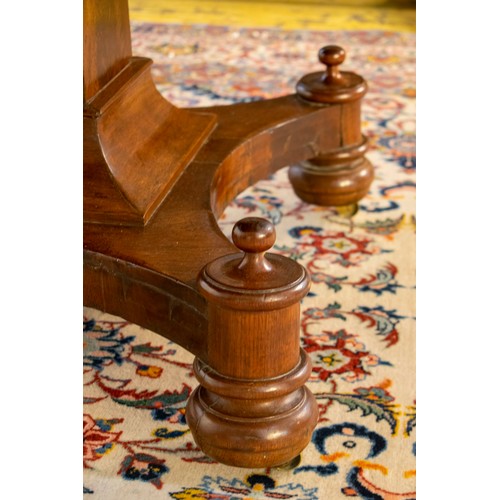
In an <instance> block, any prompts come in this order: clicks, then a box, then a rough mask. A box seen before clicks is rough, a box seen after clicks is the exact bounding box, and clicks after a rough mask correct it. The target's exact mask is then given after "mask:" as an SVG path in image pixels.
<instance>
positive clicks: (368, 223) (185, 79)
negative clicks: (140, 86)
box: [83, 23, 416, 500]
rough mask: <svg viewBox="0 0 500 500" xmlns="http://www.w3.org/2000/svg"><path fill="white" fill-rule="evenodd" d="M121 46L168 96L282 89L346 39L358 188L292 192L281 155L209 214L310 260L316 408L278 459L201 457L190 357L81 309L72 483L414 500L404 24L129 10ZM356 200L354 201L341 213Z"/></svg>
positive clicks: (408, 60) (410, 69)
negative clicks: (295, 24) (248, 227)
mask: <svg viewBox="0 0 500 500" xmlns="http://www.w3.org/2000/svg"><path fill="white" fill-rule="evenodd" d="M132 40H133V49H134V52H135V53H136V54H137V55H141V56H146V57H151V58H152V59H153V60H154V61H155V65H154V67H153V78H154V80H155V83H156V85H157V86H158V89H159V90H160V92H161V93H162V94H163V95H164V96H165V97H166V98H167V99H169V100H170V101H171V102H173V103H174V104H175V105H177V106H182V107H184V106H207V105H214V104H217V105H220V104H232V103H234V102H244V101H249V100H257V99H263V98H268V97H275V96H279V95H284V94H287V93H292V92H294V86H295V82H296V81H297V80H298V79H299V78H300V77H301V76H302V75H304V74H305V73H310V72H312V71H318V70H320V69H321V68H320V64H319V63H318V61H317V51H318V49H319V48H321V47H322V46H324V45H328V44H337V45H341V46H342V47H344V49H346V52H347V58H346V62H345V63H344V67H345V69H346V70H349V71H355V72H358V73H359V74H361V75H363V77H364V78H365V79H366V80H367V81H368V83H369V87H370V90H369V92H368V94H367V95H366V97H365V98H364V101H363V122H362V125H363V132H364V134H365V135H367V136H368V138H369V140H370V150H369V152H368V154H367V156H368V157H369V159H370V160H371V162H372V163H373V165H374V167H375V181H374V183H373V185H372V188H371V190H370V193H369V195H368V196H367V197H366V198H365V199H363V200H362V201H361V202H360V203H359V205H358V206H357V208H356V209H355V210H352V211H351V212H349V213H346V212H343V211H342V210H336V209H334V208H324V207H317V206H313V205H308V204H306V203H304V202H302V201H300V200H299V199H298V198H297V197H296V196H295V194H294V192H293V190H292V188H291V186H290V183H289V181H288V177H287V171H286V168H285V169H282V170H279V171H278V172H277V173H276V174H275V175H274V176H273V177H272V178H269V179H265V180H262V181H260V182H258V183H257V184H255V185H254V186H252V187H250V188H249V189H247V190H246V191H244V192H243V193H241V194H240V195H239V196H238V198H237V199H235V200H234V201H233V203H231V205H229V206H228V207H227V209H226V210H225V212H224V214H223V216H222V217H221V219H220V221H219V224H220V226H221V228H222V229H223V230H224V232H225V234H227V235H228V237H229V235H230V232H231V229H232V226H233V224H234V223H235V222H236V221H237V220H238V219H240V218H242V217H245V216H250V215H256V216H260V217H265V218H267V219H269V220H271V221H272V222H273V223H274V224H275V226H276V232H277V239H276V245H275V247H274V249H273V251H274V252H277V253H280V254H283V255H286V256H288V257H291V258H292V259H296V260H297V261H298V262H300V263H301V264H302V265H304V266H305V267H306V268H307V269H308V271H309V272H310V274H311V277H312V282H313V284H312V288H311V291H310V293H309V294H308V296H307V297H306V298H305V299H304V300H303V302H302V308H301V311H302V321H301V326H302V331H301V334H302V347H303V348H304V349H305V350H306V351H307V352H308V353H309V355H310V357H311V359H312V362H313V372H312V376H311V379H310V381H309V382H308V387H309V388H310V389H311V391H312V392H313V393H314V394H315V396H316V398H317V401H318V404H319V408H320V421H319V424H318V427H317V429H316V431H315V433H314V435H313V438H312V442H311V443H310V445H309V446H308V447H307V448H306V449H305V450H304V451H303V453H302V454H301V456H300V463H298V464H296V466H295V467H294V468H289V469H286V470H285V469H258V470H247V469H238V468H232V467H228V466H224V465H220V464H217V463H214V462H213V461H211V460H210V459H209V458H207V457H206V456H205V455H204V454H203V453H202V452H201V451H200V450H199V449H198V448H197V447H196V445H195V444H194V442H193V440H192V436H191V434H190V431H189V429H188V427H187V424H186V420H185V405H186V401H187V399H188V397H189V394H190V393H191V391H192V390H193V389H194V388H195V387H196V385H197V382H196V379H195V378H194V376H193V372H192V368H191V363H192V361H193V356H192V355H191V354H190V353H188V352H187V351H185V350H183V349H182V348H180V347H179V346H177V345H176V344H174V343H172V342H169V341H167V340H165V339H163V338H162V337H159V336H158V335H156V334H154V333H152V332H150V331H147V330H145V329H143V328H141V327H139V326H137V325H133V324H131V323H128V322H126V321H124V320H123V319H121V318H117V317H115V316H111V315H109V314H105V313H102V312H100V311H96V310H93V309H89V308H85V309H84V391H83V392H84V419H83V430H84V440H83V443H84V478H83V479H84V481H83V482H84V493H85V494H86V496H87V495H88V496H89V498H90V497H92V498H101V499H120V500H125V499H137V498H148V499H160V498H162V499H165V498H175V499H179V500H180V499H193V500H195V499H227V500H233V499H254V498H255V499H257V498H263V499H264V498H269V499H271V498H274V499H294V500H305V499H308V500H312V499H318V500H330V499H337V498H338V499H342V498H347V497H353V498H361V499H399V500H410V499H413V498H416V493H415V489H416V486H415V481H416V471H415V469H416V466H415V460H416V459H415V456H416V445H415V439H416V435H415V434H416V393H415V221H416V219H415V106H414V105H415V35H414V34H412V33H395V32H385V31H310V30H309V31H306V30H288V31H285V30H280V29H246V28H228V27H210V26H203V25H189V26H188V25H165V24H147V23H133V24H132ZM352 212H354V213H352Z"/></svg>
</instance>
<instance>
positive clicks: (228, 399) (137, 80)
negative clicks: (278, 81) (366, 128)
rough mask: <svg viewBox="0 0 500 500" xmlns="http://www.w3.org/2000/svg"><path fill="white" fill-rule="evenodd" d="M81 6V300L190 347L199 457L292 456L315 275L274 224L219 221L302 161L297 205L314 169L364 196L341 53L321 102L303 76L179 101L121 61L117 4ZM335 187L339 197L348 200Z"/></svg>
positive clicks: (313, 188) (260, 462) (354, 103)
mask: <svg viewBox="0 0 500 500" xmlns="http://www.w3.org/2000/svg"><path fill="white" fill-rule="evenodd" d="M85 9H86V11H85V12H86V14H85V16H84V19H85V25H84V36H85V40H84V47H86V49H85V50H86V55H85V57H84V79H86V81H87V82H88V83H87V84H86V85H85V88H84V111H83V119H84V141H83V148H84V230H83V241H84V258H83V263H84V302H85V304H86V305H88V306H91V307H95V308H98V309H101V310H103V311H106V312H109V313H112V314H116V315H118V316H121V317H123V318H125V319H127V320H129V321H132V322H134V323H136V324H139V325H141V326H143V327H145V328H148V329H150V330H153V331H155V332H157V333H158V334H160V335H162V336H164V337H166V338H168V339H171V340H173V341H175V342H177V343H178V344H179V345H181V346H183V347H185V348H186V349H188V350H189V351H191V352H192V353H194V354H195V355H196V358H197V359H196V362H195V372H196V375H197V377H198V380H199V381H200V388H199V389H198V390H197V391H196V392H195V393H194V394H193V397H192V398H191V400H190V404H189V409H188V420H189V423H190V427H191V430H192V432H193V436H194V437H195V439H196V441H197V442H198V443H199V445H200V447H201V448H202V449H203V450H205V452H206V453H208V454H210V455H211V456H213V457H215V458H216V459H217V460H220V461H222V462H224V463H229V464H233V465H240V466H246V467H257V466H258V467H266V466H272V465H278V464H282V463H284V462H287V461H289V460H291V459H292V458H294V456H295V455H296V454H298V453H299V452H300V450H302V449H303V448H304V447H305V446H306V444H307V442H308V440H309V438H310V435H311V433H312V430H313V428H314V425H315V422H316V419H317V410H316V404H315V401H314V398H313V397H312V395H311V394H310V392H309V391H308V390H307V389H306V388H305V387H304V384H305V382H306V380H307V377H308V375H309V373H310V363H309V361H308V358H307V356H306V354H305V353H304V352H303V351H301V350H300V348H299V317H300V309H299V308H300V306H299V303H300V299H301V297H303V296H304V294H305V293H307V289H308V286H309V278H308V276H307V273H305V271H304V269H303V268H302V267H301V266H299V265H298V264H296V263H295V262H293V261H292V260H290V259H287V258H285V257H282V256H278V255H273V254H270V253H266V252H267V250H269V249H270V247H271V246H272V244H273V243H274V238H275V235H274V228H273V227H272V225H270V223H269V222H267V221H262V220H257V221H256V220H250V221H248V220H246V221H242V222H240V223H239V224H237V225H236V227H235V230H234V233H233V241H234V244H233V243H231V242H230V241H229V240H228V239H227V238H226V237H225V236H224V235H223V234H222V232H221V230H220V228H219V226H218V224H217V217H218V216H219V215H220V214H221V213H222V211H223V210H224V208H225V206H226V205H227V204H228V203H229V202H231V201H232V200H233V199H234V197H235V196H236V195H237V194H238V193H239V192H241V191H242V190H243V189H245V188H246V187H247V186H248V185H250V184H252V183H254V182H256V181H257V180H259V179H262V178H265V177H267V176H269V175H270V174H271V173H273V172H274V171H276V170H277V169H278V168H281V167H284V166H286V165H290V164H294V163H295V164H297V162H299V163H298V166H299V168H301V169H302V171H305V172H306V174H307V175H306V176H305V178H306V181H307V183H308V184H307V190H306V191H307V192H306V194H305V195H304V196H303V199H305V200H306V201H308V200H311V202H314V203H319V202H321V203H323V202H325V201H328V200H324V199H323V190H322V187H323V186H322V184H321V183H320V185H317V184H315V183H310V182H309V178H310V177H311V174H310V171H311V170H312V169H313V168H315V169H321V175H325V174H326V175H327V177H328V178H329V179H332V178H334V179H337V178H338V175H339V172H344V170H346V168H345V167H346V166H347V178H348V179H349V182H353V181H352V180H353V179H354V184H355V189H357V190H358V191H357V194H358V195H359V194H360V193H361V191H362V190H361V189H360V187H359V186H360V183H359V182H357V180H356V176H358V177H360V175H359V171H358V170H359V169H358V167H359V165H366V160H364V157H363V154H364V151H365V145H364V144H365V143H364V138H363V136H362V134H361V131H360V126H359V125H360V118H359V111H360V99H359V96H360V95H361V94H362V93H363V92H359V91H353V92H354V94H355V95H354V94H353V96H351V97H352V98H349V99H345V97H339V96H344V94H345V92H346V89H345V86H346V85H345V81H344V80H345V79H344V78H343V77H342V75H343V73H342V72H340V73H339V72H338V71H337V70H335V68H332V67H333V66H335V64H336V63H337V62H338V61H339V60H340V59H341V57H340V56H338V55H335V54H333V55H332V49H331V48H328V47H327V48H326V49H324V50H323V52H324V54H323V56H321V57H323V59H324V62H325V64H326V65H327V67H328V68H327V71H326V73H325V74H326V75H327V76H326V77H325V76H324V75H323V74H322V75H321V76H319V78H320V79H322V80H324V82H323V83H325V82H326V83H325V84H326V85H327V87H328V88H329V89H330V90H331V87H332V85H333V86H334V87H335V89H336V90H335V92H333V94H335V93H336V95H337V97H338V98H339V99H340V100H341V101H339V102H336V101H334V102H330V101H331V99H332V97H331V95H330V94H331V92H330V94H328V99H330V101H329V102H318V101H317V100H316V99H317V98H318V90H317V88H318V86H317V85H316V86H313V85H312V84H311V81H316V80H317V78H318V77H314V78H312V80H311V78H308V77H306V79H305V80H304V81H303V82H302V83H303V84H304V85H306V87H307V86H308V87H307V88H308V89H309V90H308V92H309V94H310V95H309V94H308V95H305V94H304V92H305V91H304V92H302V95H301V94H300V93H298V94H295V95H289V96H285V97H281V98H278V99H271V100H268V101H258V102H253V103H245V104H236V105H232V106H219V107H212V108H205V109H192V110H188V109H179V108H176V107H175V106H174V105H173V104H172V103H170V102H168V101H167V100H165V99H163V98H162V97H161V96H160V94H159V93H158V91H157V90H156V88H155V87H154V85H153V82H152V80H151V75H150V72H149V70H150V66H151V61H149V60H148V59H145V58H140V57H131V56H130V57H129V51H130V38H129V37H122V36H121V33H122V31H123V29H124V24H125V19H128V15H127V13H126V12H124V11H125V10H126V3H125V2H123V1H122V0H117V1H112V0H101V1H98V0H85ZM110 13H114V14H112V15H111V14H110ZM115 15H116V19H117V23H116V26H115V24H114V23H113V22H112V20H113V18H114V16H115ZM103 31H104V32H105V33H103ZM107 31H109V33H107ZM102 44H104V45H105V46H104V47H103V48H102V51H101V50H100V49H99V47H100V46H101V45H102ZM340 50H341V49H340ZM335 51H337V52H338V50H337V49H334V52H335ZM93 58H96V59H98V61H93ZM85 75H88V76H85ZM339 75H340V77H339ZM359 78H360V77H357V79H359ZM357 79H355V80H356V81H358V80H357ZM339 80H340V81H342V82H344V83H342V84H341V86H343V87H344V88H342V91H341V92H337V90H338V89H337V87H336V86H338V81H339ZM332 81H333V83H332ZM349 81H350V80H349ZM304 82H305V83H304ZM320 88H321V85H320ZM319 93H320V94H321V92H320V91H319ZM346 158H347V163H346ZM307 162H309V163H307ZM311 165H312V167H310V166H311ZM356 169H358V170H356ZM332 170H333V171H334V172H333V175H332V172H331V171H332ZM315 175H316V174H315ZM342 175H343V174H342ZM365 177H366V179H369V180H371V177H370V175H367V176H365ZM366 179H365V181H366ZM299 184H300V183H296V185H295V187H296V189H297V192H298V193H300V189H298V188H300V186H299ZM345 184H346V181H345V179H344V180H343V181H342V186H345ZM348 184H349V183H348ZM365 184H366V182H365ZM368 184H369V183H368ZM342 186H341V187H342ZM363 189H364V187H363ZM351 191H352V189H351V190H350V191H349V192H351ZM330 194H331V193H329V195H330ZM334 194H335V193H334ZM341 194H342V193H340V194H339V192H338V190H337V193H336V198H335V200H336V201H337V202H339V203H340V204H345V203H347V202H348V201H346V200H344V199H343V198H342V196H341ZM335 200H334V201H335ZM239 250H240V251H239ZM200 273H201V274H200ZM248 436H250V437H248Z"/></svg>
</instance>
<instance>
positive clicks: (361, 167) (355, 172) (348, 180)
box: [289, 45, 374, 206]
mask: <svg viewBox="0 0 500 500" xmlns="http://www.w3.org/2000/svg"><path fill="white" fill-rule="evenodd" d="M318 56H319V60H320V62H322V63H323V64H325V66H326V71H325V72H317V73H311V74H309V75H306V76H304V77H303V78H301V80H300V81H299V82H298V83H297V93H298V95H300V96H301V98H303V99H305V100H306V101H308V102H311V103H314V105H316V106H317V105H332V106H335V107H337V108H339V118H338V119H337V120H336V121H335V122H333V123H330V124H326V127H329V126H330V127H332V129H335V131H336V133H337V134H339V135H340V137H339V145H338V146H337V147H336V148H334V149H332V150H330V151H325V152H322V153H321V154H318V155H317V156H315V157H314V158H310V159H308V160H306V161H303V162H301V163H299V164H296V165H292V166H291V167H290V169H289V178H290V182H291V183H292V186H293V188H294V190H295V192H296V193H297V195H298V196H299V197H300V198H302V199H303V200H304V201H307V202H308V203H314V204H317V205H327V206H345V205H351V204H353V203H356V202H358V201H359V200H360V199H361V198H363V197H364V196H365V195H366V194H367V193H368V191H369V189H370V185H371V183H372V180H373V175H374V174H373V166H372V164H371V163H370V162H369V161H368V160H367V159H366V158H365V157H364V154H365V152H366V150H367V141H366V138H365V137H364V136H363V135H362V134H361V98H362V97H363V96H364V95H365V93H366V91H367V90H368V86H367V84H366V82H365V80H364V79H363V78H362V77H361V76H359V75H356V74H355V73H351V72H348V71H340V68H339V66H340V64H342V63H343V62H344V59H345V52H344V50H343V49H342V48H341V47H338V46H336V45H329V46H327V47H323V48H322V49H321V50H320V51H319V54H318Z"/></svg>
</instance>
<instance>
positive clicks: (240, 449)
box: [186, 217, 318, 467]
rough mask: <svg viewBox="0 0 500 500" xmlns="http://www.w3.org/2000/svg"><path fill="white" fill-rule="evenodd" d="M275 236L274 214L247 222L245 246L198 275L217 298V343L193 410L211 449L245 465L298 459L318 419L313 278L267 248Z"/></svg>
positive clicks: (211, 318)
mask: <svg viewBox="0 0 500 500" xmlns="http://www.w3.org/2000/svg"><path fill="white" fill-rule="evenodd" d="M275 238H276V235H275V231H274V226H273V225H272V224H271V223H270V222H268V221H266V220H265V219H260V218H255V217H253V218H247V219H243V220H241V221H239V222H238V223H237V224H236V226H235V227H234V229H233V241H234V243H235V245H236V246H237V248H238V249H239V250H242V251H243V252H245V253H236V254H231V255H226V256H223V257H219V258H218V259H216V260H214V261H213V262H210V263H209V264H208V265H207V266H205V267H204V269H203V270H202V272H201V274H200V277H199V279H198V287H199V289H200V291H201V293H202V294H203V295H204V296H205V297H206V299H207V301H208V350H207V357H206V360H207V361H206V362H203V361H201V360H197V361H196V362H195V373H196V376H197V378H198V380H199V382H200V384H201V386H200V387H199V388H198V389H197V390H196V391H195V392H194V393H193V394H192V396H191V398H190V400H189V403H188V407H187V412H186V417H187V420H188V423H189V426H190V428H191V430H192V433H193V437H194V438H195V440H196V442H197V443H198V445H199V446H200V448H201V449H202V450H204V451H205V452H206V453H207V454H208V455H210V456H212V457H214V458H215V459H216V460H218V461H220V462H223V463H227V464H231V465H236V466H242V467H269V466H273V465H281V464H284V463H285V462H288V461H290V459H291V458H292V457H294V456H296V455H298V454H299V453H300V452H301V451H302V449H303V448H305V446H306V445H307V443H308V442H309V440H310V437H311V434H312V432H313V429H314V427H315V425H316V422H317V418H318V411H317V405H316V401H315V400H314V397H313V396H312V394H311V393H310V391H309V390H308V389H307V388H306V387H305V386H304V384H305V382H306V380H307V378H308V376H309V374H310V371H311V366H310V362H309V361H308V358H307V355H306V354H305V352H303V351H301V349H300V346H299V330H300V300H301V299H302V298H303V297H304V296H305V294H306V293H307V291H308V290H309V286H310V280H309V276H308V274H307V272H306V270H305V269H304V268H303V267H302V266H301V265H299V264H297V263H296V262H294V261H292V260H291V259H288V258H285V257H283V256H281V255H275V254H269V253H267V254H266V252H267V251H268V250H270V249H271V247H272V245H273V244H274V241H275ZM263 443H265V445H264V446H263Z"/></svg>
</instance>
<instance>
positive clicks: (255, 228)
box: [232, 217, 276, 275]
mask: <svg viewBox="0 0 500 500" xmlns="http://www.w3.org/2000/svg"><path fill="white" fill-rule="evenodd" d="M232 237H233V243H234V244H235V245H236V246H237V247H238V248H239V249H240V250H241V251H243V252H245V256H244V257H243V259H242V261H241V262H240V264H239V265H238V268H237V269H238V270H240V271H241V272H245V273H249V275H251V274H258V273H266V272H271V271H272V270H273V266H272V264H271V263H270V262H269V261H268V260H267V259H266V256H265V252H266V251H268V250H271V248H272V246H273V245H274V242H275V241H276V231H275V229H274V226H273V224H271V222H269V221H267V220H265V219H261V218H259V217H247V218H246V219H241V220H240V221H238V222H237V223H236V225H235V226H234V228H233V232H232Z"/></svg>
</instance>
